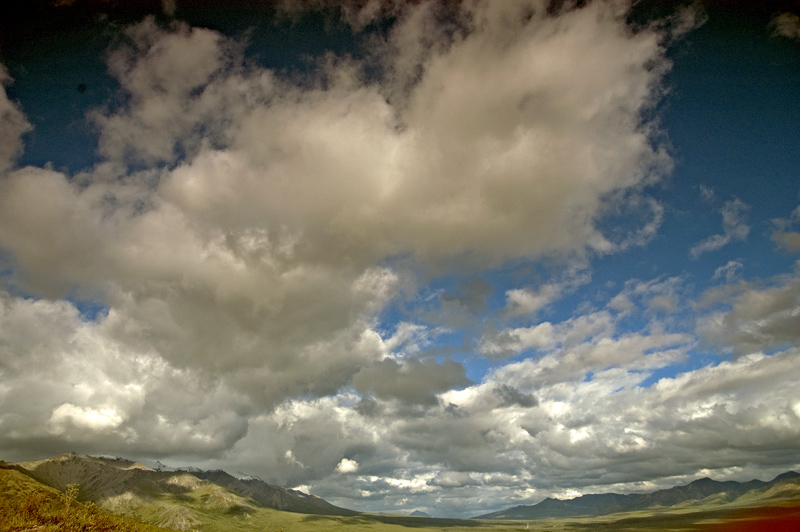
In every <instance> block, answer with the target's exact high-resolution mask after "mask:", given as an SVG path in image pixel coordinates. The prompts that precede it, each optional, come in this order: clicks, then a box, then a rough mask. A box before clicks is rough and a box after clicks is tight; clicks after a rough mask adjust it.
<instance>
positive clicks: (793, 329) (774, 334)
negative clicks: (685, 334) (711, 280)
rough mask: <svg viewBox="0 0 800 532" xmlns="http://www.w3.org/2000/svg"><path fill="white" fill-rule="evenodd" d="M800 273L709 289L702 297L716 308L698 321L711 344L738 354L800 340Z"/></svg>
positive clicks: (700, 333) (706, 304)
mask: <svg viewBox="0 0 800 532" xmlns="http://www.w3.org/2000/svg"><path fill="white" fill-rule="evenodd" d="M799 297H800V275H798V273H797V272H795V273H794V274H792V275H783V276H777V277H775V278H773V279H770V280H769V281H768V282H767V283H763V284H755V283H748V282H743V281H742V282H739V284H737V285H733V286H727V287H721V288H712V289H709V290H708V291H707V292H706V293H705V294H704V295H703V298H702V299H701V304H702V305H704V307H708V306H711V307H712V309H713V310H712V311H711V312H708V313H707V314H704V315H702V316H701V317H700V318H699V319H698V322H697V331H698V334H699V335H700V336H701V337H702V338H703V339H704V340H705V341H706V342H707V343H709V344H711V345H715V346H719V347H722V348H724V349H727V350H730V351H732V352H733V353H734V354H736V355H737V356H741V355H746V354H749V353H753V352H758V351H762V350H770V349H776V348H785V347H786V346H795V347H796V346H797V345H798V343H800V315H798V312H797V308H798V298H799Z"/></svg>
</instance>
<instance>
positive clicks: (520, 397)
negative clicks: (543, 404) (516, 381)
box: [494, 384, 539, 408]
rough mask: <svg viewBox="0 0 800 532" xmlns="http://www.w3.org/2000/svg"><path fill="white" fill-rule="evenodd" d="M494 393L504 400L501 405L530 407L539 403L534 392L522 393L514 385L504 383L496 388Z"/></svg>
mask: <svg viewBox="0 0 800 532" xmlns="http://www.w3.org/2000/svg"><path fill="white" fill-rule="evenodd" d="M494 393H496V394H497V396H498V397H499V398H500V399H501V400H502V403H500V404H501V406H512V405H517V406H523V407H526V408H530V407H533V406H536V405H538V404H539V401H538V400H537V399H536V397H535V396H533V395H532V394H527V393H522V392H520V391H519V390H517V389H516V388H514V387H513V386H509V385H507V384H502V385H500V386H498V387H497V388H495V389H494Z"/></svg>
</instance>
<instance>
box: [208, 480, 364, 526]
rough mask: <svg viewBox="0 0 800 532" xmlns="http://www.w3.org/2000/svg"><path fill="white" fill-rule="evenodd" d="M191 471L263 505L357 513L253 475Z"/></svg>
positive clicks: (304, 511)
mask: <svg viewBox="0 0 800 532" xmlns="http://www.w3.org/2000/svg"><path fill="white" fill-rule="evenodd" d="M192 474H193V475H194V476H196V477H197V478H201V479H204V480H208V481H211V482H213V483H214V484H216V485H218V486H222V487H224V488H227V489H229V490H231V491H235V492H236V493H239V494H240V495H244V496H245V497H250V498H251V499H253V500H254V501H256V502H257V503H258V504H260V505H261V506H264V507H266V508H275V509H276V510H283V511H286V512H297V513H301V514H322V515H345V516H350V515H358V514H359V512H356V511H354V510H348V509H347V508H339V507H338V506H334V505H332V504H331V503H329V502H328V501H326V500H324V499H321V498H319V497H317V496H316V495H307V494H305V493H303V492H301V491H297V490H287V489H285V488H281V487H278V486H273V485H271V484H267V483H266V482H264V481H263V480H261V479H258V478H255V477H249V478H243V479H241V478H236V477H234V476H233V475H229V474H228V473H226V472H225V471H223V470H221V469H217V470H216V471H194V472H192Z"/></svg>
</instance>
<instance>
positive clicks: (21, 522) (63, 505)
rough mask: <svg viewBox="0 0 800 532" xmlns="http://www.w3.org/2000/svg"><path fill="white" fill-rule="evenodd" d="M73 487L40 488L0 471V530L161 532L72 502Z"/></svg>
mask: <svg viewBox="0 0 800 532" xmlns="http://www.w3.org/2000/svg"><path fill="white" fill-rule="evenodd" d="M76 494H77V486H72V487H71V488H68V489H67V490H66V491H65V492H59V491H57V490H55V489H52V488H49V487H47V486H44V485H42V484H40V483H38V482H36V481H35V480H33V479H31V478H29V477H28V476H26V475H24V474H22V473H20V472H19V471H15V470H13V469H0V531H4V532H5V531H15V532H17V531H18V532H34V531H35V532H112V531H113V532H164V530H165V529H162V528H157V527H154V526H150V525H145V524H143V523H140V522H137V521H134V520H131V519H126V518H123V517H117V516H114V515H110V514H107V513H106V512H104V511H102V510H100V509H99V508H97V507H96V506H94V505H93V504H91V503H88V504H82V503H80V502H78V501H77V500H75V498H74V497H75V495H76Z"/></svg>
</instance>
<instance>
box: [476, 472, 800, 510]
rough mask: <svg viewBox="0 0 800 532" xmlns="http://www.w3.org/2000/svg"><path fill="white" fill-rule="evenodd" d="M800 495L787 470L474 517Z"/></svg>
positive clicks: (799, 478)
mask: <svg viewBox="0 0 800 532" xmlns="http://www.w3.org/2000/svg"><path fill="white" fill-rule="evenodd" d="M787 496H788V497H792V498H800V473H796V472H794V471H789V472H786V473H783V474H781V475H778V476H777V477H775V478H774V479H773V480H772V481H770V482H764V481H762V480H751V481H749V482H735V481H731V480H729V481H724V482H719V481H716V480H712V479H710V478H701V479H698V480H695V481H693V482H690V483H689V484H686V485H684V486H675V487H673V488H668V489H663V490H659V491H654V492H652V493H644V494H629V495H620V494H617V493H604V494H599V495H583V496H581V497H576V498H574V499H568V500H560V499H551V498H547V499H545V500H543V501H542V502H540V503H538V504H534V505H531V506H515V507H513V508H508V509H505V510H500V511H499V512H492V513H489V514H484V515H480V516H476V517H474V518H473V519H515V520H536V519H548V518H564V517H598V516H601V515H608V514H614V513H619V512H631V511H636V510H652V509H663V508H675V507H691V506H697V505H701V504H717V505H719V504H726V503H735V502H742V503H745V502H748V501H754V502H757V501H762V500H768V499H771V498H779V497H787Z"/></svg>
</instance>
